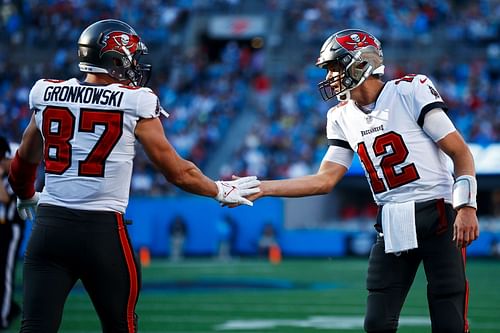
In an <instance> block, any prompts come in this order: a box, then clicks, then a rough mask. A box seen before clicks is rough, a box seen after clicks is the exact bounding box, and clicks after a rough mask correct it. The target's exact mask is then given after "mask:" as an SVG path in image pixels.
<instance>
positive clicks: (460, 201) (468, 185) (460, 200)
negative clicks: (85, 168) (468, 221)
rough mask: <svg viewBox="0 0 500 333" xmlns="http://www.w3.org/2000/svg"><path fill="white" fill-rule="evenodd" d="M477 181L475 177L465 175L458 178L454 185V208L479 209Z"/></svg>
mask: <svg viewBox="0 0 500 333" xmlns="http://www.w3.org/2000/svg"><path fill="white" fill-rule="evenodd" d="M476 195H477V181H476V178H475V177H474V176H469V175H463V176H460V177H458V178H457V179H456V180H455V184H453V198H452V204H453V208H455V209H459V208H462V207H464V206H469V207H472V208H475V209H477V202H476Z"/></svg>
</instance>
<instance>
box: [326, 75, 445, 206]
mask: <svg viewBox="0 0 500 333" xmlns="http://www.w3.org/2000/svg"><path fill="white" fill-rule="evenodd" d="M436 108H441V109H443V110H446V109H447V108H446V106H445V104H444V102H443V100H442V99H441V96H440V95H439V94H438V92H437V91H436V89H435V88H434V85H433V83H432V82H431V80H430V79H429V78H427V77H426V76H424V75H407V76H405V77H404V78H402V79H399V80H392V81H389V82H387V83H386V84H385V86H384V88H383V89H382V92H381V93H380V95H379V97H378V99H377V101H376V103H375V105H374V106H373V110H372V111H371V112H370V113H365V112H363V110H362V108H361V107H358V106H357V105H356V104H355V102H354V101H353V100H348V101H346V102H340V103H339V104H338V105H337V106H336V107H334V108H332V109H330V111H329V112H328V122H327V138H328V141H329V144H330V145H334V146H341V147H344V148H348V149H352V150H353V151H355V152H357V153H358V155H359V158H360V160H361V162H362V165H363V167H364V169H365V172H366V176H367V179H368V182H369V183H370V187H371V190H372V192H373V195H374V198H375V201H376V202H377V204H379V205H383V204H385V203H388V202H405V201H411V200H413V201H416V202H419V201H425V200H431V199H438V198H444V199H445V201H447V202H451V192H452V191H451V188H452V186H453V178H452V175H451V172H450V170H449V169H448V168H447V163H446V161H447V157H446V155H445V154H444V153H443V152H442V151H441V150H440V149H439V148H438V146H436V144H435V143H434V141H433V140H432V139H431V138H430V137H429V136H428V135H427V134H426V133H425V132H424V131H423V130H422V127H423V124H424V118H425V115H426V114H427V113H428V112H429V111H431V110H432V109H436Z"/></svg>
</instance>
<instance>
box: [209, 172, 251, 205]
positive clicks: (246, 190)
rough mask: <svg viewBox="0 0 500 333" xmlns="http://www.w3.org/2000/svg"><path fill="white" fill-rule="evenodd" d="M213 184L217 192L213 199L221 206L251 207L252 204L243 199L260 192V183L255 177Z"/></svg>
mask: <svg viewBox="0 0 500 333" xmlns="http://www.w3.org/2000/svg"><path fill="white" fill-rule="evenodd" d="M215 184H216V185H217V188H218V190H219V193H217V195H216V196H215V199H216V200H217V201H219V202H220V203H221V204H222V205H232V204H238V205H240V204H243V205H247V206H253V202H252V201H250V200H248V199H246V198H244V197H245V196H248V195H251V194H255V193H258V192H259V191H260V188H259V185H260V181H259V180H258V179H257V177H256V176H249V177H242V178H238V179H236V180H229V181H224V180H219V181H216V182H215Z"/></svg>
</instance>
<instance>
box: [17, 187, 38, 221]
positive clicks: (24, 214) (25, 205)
mask: <svg viewBox="0 0 500 333" xmlns="http://www.w3.org/2000/svg"><path fill="white" fill-rule="evenodd" d="M39 198H40V193H39V192H35V194H34V195H33V196H32V197H31V198H29V199H19V198H17V212H18V213H19V216H20V217H21V218H22V219H23V220H26V219H30V220H33V219H34V218H35V215H36V208H37V206H38V199H39Z"/></svg>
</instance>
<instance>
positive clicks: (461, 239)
mask: <svg viewBox="0 0 500 333" xmlns="http://www.w3.org/2000/svg"><path fill="white" fill-rule="evenodd" d="M438 144H439V147H440V148H441V149H442V150H443V151H444V152H445V153H446V154H447V155H448V156H450V158H451V159H452V160H453V169H454V174H455V177H459V176H463V175H470V176H475V175H476V172H475V168H474V159H473V157H472V154H471V152H470V149H469V147H468V146H467V144H466V143H465V141H464V140H463V138H462V136H461V135H460V134H459V133H458V132H453V133H450V134H448V135H447V136H446V137H444V138H443V139H442V140H440V141H439V142H438ZM478 237H479V223H478V219H477V214H476V209H475V208H473V207H468V206H464V207H461V208H459V209H458V210H457V216H456V218H455V223H454V224H453V241H454V242H455V244H456V245H457V247H459V248H462V247H466V246H468V245H470V244H471V243H472V242H473V241H474V240H476V239H477V238H478Z"/></svg>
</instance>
